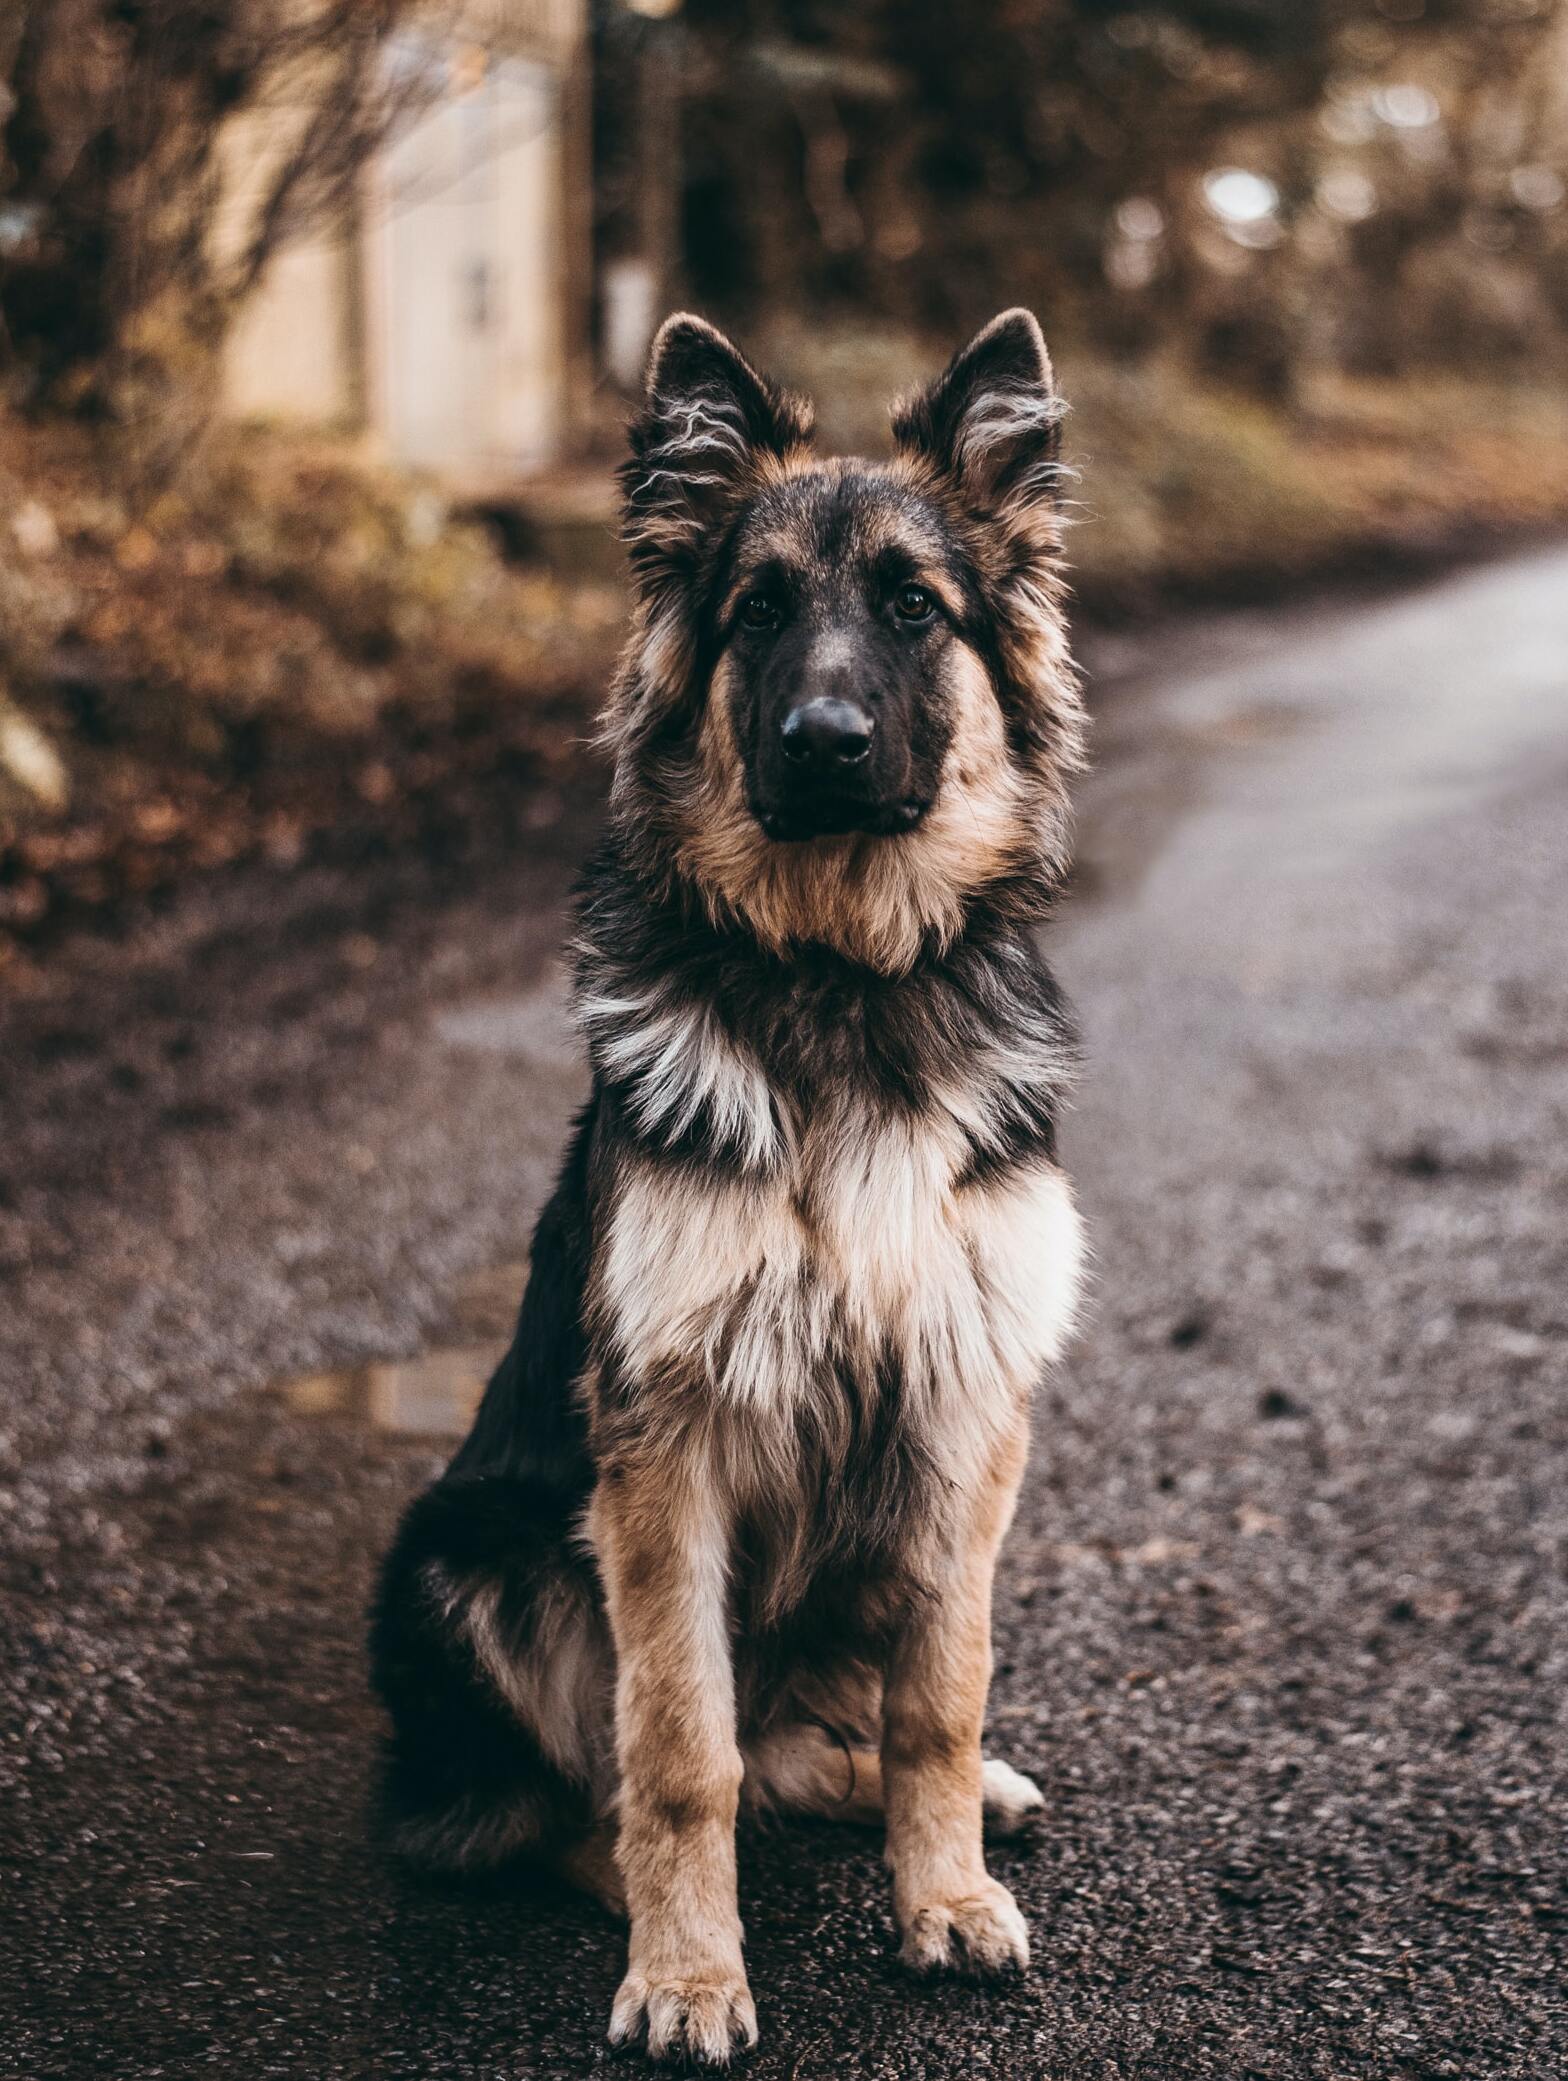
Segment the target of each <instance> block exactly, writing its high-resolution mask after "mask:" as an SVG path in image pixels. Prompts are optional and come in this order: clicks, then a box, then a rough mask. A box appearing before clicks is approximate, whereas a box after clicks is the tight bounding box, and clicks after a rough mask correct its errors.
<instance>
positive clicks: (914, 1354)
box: [374, 311, 1082, 2061]
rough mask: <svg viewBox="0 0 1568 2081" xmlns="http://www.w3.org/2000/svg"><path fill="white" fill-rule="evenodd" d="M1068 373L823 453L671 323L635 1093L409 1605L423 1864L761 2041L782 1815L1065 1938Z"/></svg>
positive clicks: (677, 2034) (990, 368) (936, 1949)
mask: <svg viewBox="0 0 1568 2081" xmlns="http://www.w3.org/2000/svg"><path fill="white" fill-rule="evenodd" d="M1060 416H1061V408H1060V404H1059V401H1058V398H1057V395H1056V392H1055V389H1054V386H1053V382H1052V378H1051V372H1050V366H1049V362H1048V360H1047V358H1046V354H1045V348H1044V343H1043V342H1042V340H1041V338H1040V334H1039V329H1038V327H1037V326H1036V325H1035V322H1034V320H1033V319H1032V318H1031V317H1030V316H1029V315H1028V314H1027V313H1026V312H1023V311H1012V312H1008V313H1006V314H1005V315H1004V316H1003V317H1001V318H999V319H997V320H996V321H995V322H994V323H993V324H992V325H990V326H988V327H987V328H986V330H985V331H984V332H982V333H981V334H980V335H979V336H978V337H977V338H976V339H975V340H974V341H973V342H971V344H970V345H969V346H968V347H967V348H966V349H965V350H964V351H963V353H961V354H960V355H959V356H958V357H957V358H956V359H955V361H954V362H953V363H952V364H951V365H950V367H949V368H948V370H947V371H946V373H945V374H944V375H943V376H942V377H941V378H940V379H939V380H938V381H937V382H936V383H934V384H933V385H932V386H931V387H930V388H929V389H928V390H926V391H925V392H923V393H922V394H920V395H919V396H917V397H915V398H914V399H912V400H910V401H908V402H906V403H905V404H904V405H903V406H901V407H900V408H899V409H898V410H897V412H896V413H895V418H894V431H895V435H896V443H897V447H896V455H895V458H894V459H893V460H892V461H890V462H888V463H886V464H878V465H872V464H868V463H863V462H856V461H823V460H819V459H818V458H817V457H816V455H815V454H814V453H813V451H812V448H811V445H810V417H809V412H808V410H807V408H806V407H805V406H804V405H803V404H802V403H801V402H800V401H798V400H796V399H794V398H792V397H789V396H787V395H785V394H783V393H781V392H780V391H778V390H777V389H775V388H774V387H773V386H771V385H770V384H768V383H767V382H766V381H765V380H764V379H762V378H761V377H759V376H758V375H757V374H756V372H755V371H754V370H753V369H752V368H751V367H750V366H749V365H748V364H747V362H746V361H745V360H744V359H743V358H742V357H741V356H740V354H739V353H738V352H737V351H736V350H735V348H734V347H733V346H731V345H730V343H729V342H728V341H727V340H725V339H724V338H723V337H722V336H721V335H720V334H718V333H717V332H715V331H714V330H713V329H712V328H711V327H709V326H707V325H705V324H704V323H703V322H702V321H700V320H698V319H695V318H689V317H678V318H672V319H671V320H670V321H669V322H668V324H666V326H665V327H664V328H663V330H662V331H661V333H660V335H659V338H658V341H657V342H656V344H655V347H654V352H653V358H652V363H651V367H650V372H649V378H648V388H647V397H646V402H645V405H644V408H643V410H642V412H641V414H640V416H639V418H638V419H637V421H636V423H635V425H634V427H633V429H632V434H631V456H630V460H629V462H628V463H627V465H626V468H625V472H624V485H625V513H626V538H627V542H628V545H629V549H630V554H631V560H632V567H633V571H634V575H635V580H636V592H637V602H636V611H635V622H634V628H633V632H632V636H631V640H630V642H629V645H628V647H627V651H626V654H625V657H624V660H623V664H622V667H621V670H620V673H619V676H618V679H617V682H616V685H615V688H614V690H613V693H612V696H611V699H610V703H609V708H608V712H607V718H606V727H607V736H608V741H609V744H610V746H611V749H612V752H613V757H614V766H615V777H614V788H613V794H612V801H611V808H610V814H609V819H608V828H607V830H606V833H605V836H604V839H603V842H602V844H601V845H600V848H599V850H598V853H597V855H596V857H595V858H594V860H593V862H592V863H591V865H590V867H589V869H588V871H587V873H586V876H585V879H584V883H583V888H582V893H581V898H580V902H579V907H578V912H577V921H576V940H575V963H576V1005H577V1016H578V1020H579V1023H580V1026H581V1030H582V1033H583V1035H584V1038H585V1040H586V1044H587V1048H588V1052H589V1056H590V1059H591V1063H592V1070H593V1091H592V1097H591V1098H590V1100H589V1102H588V1105H587V1107H586V1108H585V1110H584V1112H583V1113H582V1115H581V1117H580V1118H579V1119H578V1121H577V1123H576V1126H575V1128H574V1131H573V1133H572V1136H571V1141H570V1146H569V1148H568V1151H567V1154H566V1158H565V1162H564V1164H563V1167H562V1170H561V1174H560V1178H559V1182H558V1184H557V1187H556V1190H555V1193H554V1196H553V1198H552V1199H551V1201H550V1203H549V1205H548V1206H547V1207H546V1208H545V1210H544V1213H543V1215H542V1216H541V1218H540V1222H539V1226H538V1231H537V1233H536V1236H535V1239H534V1250H533V1264H532V1271H531V1275H530V1279H529V1283H528V1289H527V1292H526V1294H525V1296H524V1300H523V1305H522V1312H521V1315H520V1318H519V1323H518V1329H517V1335H516V1339H515V1341H514V1343H513V1346H512V1348H511V1350H510V1351H509V1353H508V1354H507V1356H506V1358H505V1360H504V1361H503V1362H502V1364H501V1366H500V1368H499V1370H498V1371H497V1373H496V1375H495V1377H494V1379H493V1380H492V1382H491V1383H490V1387H489V1389H488V1392H487V1394H486V1396H485V1400H484V1404H483V1407H482V1408H481V1410H480V1413H479V1416H478V1418H477V1420H476V1422H475V1425H474V1429H473V1432H472V1434H471V1435H470V1437H469V1438H468V1439H467V1441H466V1443H465V1444H464V1445H463V1447H462V1448H461V1450H460V1451H459V1452H458V1454H457V1456H456V1458H455V1459H454V1460H453V1462H452V1464H451V1467H450V1468H449V1469H448V1471H447V1473H446V1474H445V1475H444V1476H443V1478H442V1479H441V1480H440V1481H439V1482H437V1483H436V1485H435V1486H434V1487H433V1488H432V1489H431V1490H429V1491H428V1493H426V1494H425V1495H423V1496H422V1497H420V1498H419V1499H418V1500H417V1501H416V1502H415V1503H414V1505H413V1506H412V1508H411V1509H410V1511H409V1513H408V1515H407V1517H406V1519H405V1521H404V1523H403V1526H402V1528H401V1530H400V1532H399V1535H398V1539H397V1542H396V1544H395V1546H394V1548H393V1550H392V1553H391V1555H390V1556H389V1558H388V1560H387V1563H386V1569H385V1575H384V1579H383V1584H382V1590H381V1597H380V1602H379V1605H378V1610H377V1614H376V1619H375V1628H374V1656H375V1666H376V1675H377V1680H378V1683H379V1686H380V1689H381V1692H382V1694H383V1696H384V1698H385V1699H386V1702H387V1704H388V1706H389V1707H390V1709H391V1714H392V1722H393V1733H392V1740H391V1746H390V1766H389V1772H388V1788H387V1796H388V1810H389V1819H390V1824H391V1827H392V1830H393V1834H394V1839H395V1841H396V1842H397V1844H398V1845H399V1846H400V1847H401V1848H402V1849H403V1850H404V1851H405V1852H407V1853H408V1854H410V1855H412V1856H415V1857H418V1858H421V1859H423V1860H425V1861H428V1862H431V1863H435V1864H439V1865H445V1866H448V1867H458V1868H464V1869H473V1868H476V1867H484V1866H490V1865H494V1864H497V1863H500V1862H502V1861H504V1860H507V1859H509V1858H512V1857H514V1856H518V1855H523V1856H529V1857H532V1858H535V1859H540V1860H544V1861H547V1862H549V1863H551V1864H553V1865H555V1866H556V1867H557V1868H559V1869H561V1870H563V1871H565V1872H567V1873H568V1874H569V1875H570V1876H572V1877H574V1878H576V1879H577V1880H578V1881H579V1882H580V1883H582V1884H583V1885H585V1886H587V1887H589V1888H591V1889H592V1890H594V1891H595V1892H597V1893H599V1894H600V1895H601V1897H603V1898H605V1899H606V1900H608V1901H610V1902H611V1903H612V1904H613V1905H619V1906H623V1907H624V1909H625V1910H626V1912H627V1913H628V1914H629V1917H630V1924H631V1936H630V1957H629V1962H628V1967H627V1973H626V1977H625V1980H624V1982H623V1983H622V1986H621V1989H620V1992H619V1993H618V1995H617V1997H616V2000H615V2005H614V2010H613V2015H612V2019H611V2036H612V2038H613V2039H615V2040H617V2041H624V2040H628V2039H630V2038H633V2037H635V2036H637V2035H639V2034H645V2036H646V2042H647V2047H648V2050H649V2051H650V2053H651V2054H653V2055H654V2056H655V2057H661V2056H671V2055H681V2054H684V2055H687V2056H689V2057H693V2058H696V2059H699V2060H711V2061H722V2060H724V2059H725V2058H727V2057H728V2056H729V2054H730V2052H731V2051H732V2049H734V2048H736V2047H738V2046H739V2045H742V2044H745V2043H749V2042H751V2041H752V2040H753V2039H754V2037H755V2032H756V2020H755V2011H754V2008H753V2005H752V2000H751V1996H750V1993H749V1991H748V1988H747V1984H746V1975H745V1968H744V1965H743V1962H742V1956H741V1931H740V1925H739V1922H738V1920H737V1916H736V1904H735V1823H736V1814H737V1809H738V1806H739V1805H740V1803H741V1802H742V1801H746V1802H750V1803H754V1804H757V1805H772V1806H775V1807H783V1808H792V1809H798V1810H803V1811H807V1812H812V1813H818V1814H828V1815H845V1816H848V1817H850V1818H853V1819H858V1820H876V1819H885V1824H886V1831H887V1855H888V1861H889V1863H890V1865H891V1867H892V1873H893V1895H894V1907H895V1911H896V1915H897V1920H898V1923H899V1927H900V1930H901V1933H902V1942H903V1955H904V1956H905V1958H906V1959H907V1960H908V1961H909V1962H910V1963H911V1964H912V1965H915V1966H917V1967H922V1968H934V1967H941V1966H967V1967H971V1968H980V1969H989V1970H1001V1969H1005V1968H1009V1967H1015V1966H1018V1965H1021V1964H1022V1963H1024V1961H1025V1960H1026V1958H1027V1935H1026V1931H1025V1927H1024V1923H1023V1921H1022V1918H1021V1917H1020V1915H1019V1913H1018V1910H1017V1908H1016V1906H1015V1905H1014V1903H1013V1900H1012V1898H1011V1896H1010V1895H1009V1894H1008V1893H1007V1892H1006V1890H1005V1889H1004V1888H1003V1887H1002V1886H1000V1885H999V1884H997V1883H996V1882H995V1881H994V1880H993V1879H991V1878H990V1877H989V1876H988V1874H987V1872H986V1869H985V1864H984V1860H983V1856H982V1848H981V1838H982V1811H983V1809H984V1810H988V1811H989V1813H990V1815H991V1818H992V1819H993V1821H994V1822H995V1823H996V1824H997V1825H1000V1826H1003V1827H1007V1826H1013V1825H1017V1824H1018V1823H1019V1822H1020V1821H1021V1820H1022V1819H1023V1818H1024V1816H1025V1815H1026V1814H1027V1813H1028V1811H1029V1810H1030V1809H1032V1808H1034V1807H1037V1806H1038V1805H1039V1804H1040V1796H1039V1794H1038V1792H1037V1791H1036V1790H1035V1788H1034V1787H1033V1786H1032V1785H1031V1784H1030V1783H1029V1781H1028V1780H1027V1779H1025V1778H1022V1777H1020V1776H1019V1775H1018V1774H1017V1773H1016V1772H1014V1771H1012V1770H1010V1769H1009V1768H1008V1767H1007V1766H1006V1765H1005V1764H1003V1763H1000V1762H996V1761H988V1760H985V1759H983V1758H982V1755H981V1748H980V1737H981V1725H982V1721H983V1718H984V1712H985V1698H986V1689H987V1684H988V1680H989V1672H990V1643H989V1630H990V1595H991V1576H992V1568H993V1563H994V1561H995V1557H996V1553H997V1549H998V1547H999V1545H1000V1543H1001V1540H1002V1537H1003V1535H1004V1533H1005V1531H1006V1528H1007V1524H1008V1521H1009V1519H1010V1517H1011V1514H1012V1509H1013V1503H1014V1498H1015V1495H1016V1492H1017V1487H1018V1483H1019V1479H1020V1476H1021V1473H1022V1469H1023V1465H1024V1460H1025V1454H1026V1440H1027V1427H1028V1412H1029V1403H1030V1397H1031V1391H1032V1389H1033V1388H1034V1386H1035V1383H1036V1381H1037V1379H1038V1378H1039V1376H1040V1374H1041V1372H1042V1370H1043V1369H1044V1368H1045V1367H1046V1366H1047V1365H1048V1364H1049V1363H1050V1361H1052V1360H1053V1359H1054V1358H1055V1357H1056V1355H1057V1353H1058V1351H1059V1349H1060V1347H1061V1344H1062V1342H1063V1339H1064V1336H1065V1335H1066V1332H1067V1330H1068V1327H1069V1325H1070V1322H1071V1318H1072V1313H1073V1306H1074V1296H1075V1290H1076V1285H1077V1277H1078V1263H1079V1254H1080V1253H1079V1235H1078V1224H1077V1218H1076V1216H1075V1213H1074V1210H1073V1204H1072V1199H1071V1195H1070V1192H1069V1189H1068V1185H1067V1181H1066V1179H1065V1177H1064V1176H1063V1174H1062V1172H1061V1170H1060V1169H1059V1168H1058V1165H1057V1161H1056V1150H1055V1127H1056V1119H1057V1112H1058V1107H1059V1103H1060V1100H1061V1095H1062V1092H1063V1089H1064V1086H1065V1084H1066V1082H1067V1079H1068V1077H1069V1074H1070V1071H1071V1067H1072V1060H1073V1043H1072V1038H1071V1032H1070V1026H1069V1021H1068V1018H1067V1014H1066V1012H1065V1009H1064V1007H1063V1004H1062V1001H1061V998H1060V996H1059V995H1058V993H1057V990H1056V987H1055V985H1054V983H1053V982H1052V979H1051V976H1050V974H1049V972H1048V970H1047V969H1046V967H1045V965H1044V963H1043V961H1042V959H1041V957H1040V954H1039V951H1038V948H1037V944H1036V928H1037V927H1038V925H1039V923H1040V921H1041V919H1042V918H1043V917H1044V915H1045V913H1046V911H1047V909H1048V908H1049V905H1050V902H1051V899H1052V895H1053V892H1054V891H1055V889H1056V887H1057V885H1058V883H1059V880H1060V877H1061V875H1062V873H1063V870H1064V865H1065V859H1066V825H1065V816H1066V787H1067V782H1068V780H1069V777H1070V776H1071V775H1072V773H1073V772H1074V771H1075V769H1076V768H1077V767H1078V766H1079V764H1080V761H1081V730H1082V719H1081V709H1080V704H1079V698H1078V692H1077V686H1076V682H1075V679H1074V675H1073V672H1072V669H1071V666H1070V663H1069V658H1068V651H1067V645H1066V638H1065V633H1064V625H1063V615H1062V606H1061V590H1060V580H1059V516H1058V477H1059V466H1058V461H1057V439H1058V426H1059V421H1060Z"/></svg>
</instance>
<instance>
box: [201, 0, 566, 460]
mask: <svg viewBox="0 0 1568 2081" xmlns="http://www.w3.org/2000/svg"><path fill="white" fill-rule="evenodd" d="M456 19H457V21H458V22H459V23H460V26H459V27H457V28H455V29H454V28H452V27H451V26H449V25H450V24H451V23H452V22H453V20H454V17H453V15H452V13H451V12H450V11H449V12H448V13H447V14H446V15H445V17H444V23H445V25H446V26H443V27H442V28H441V29H437V28H436V27H435V26H434V24H433V23H432V26H431V27H430V28H428V29H421V30H420V31H418V32H417V33H411V34H409V35H408V36H406V37H405V38H403V39H401V40H400V42H399V44H398V46H397V47H396V49H395V51H394V53H393V61H392V62H393V66H394V69H395V70H396V71H398V72H399V73H400V74H406V75H407V77H406V78H399V79H396V80H394V81H392V82H391V83H389V85H390V91H391V92H392V93H393V95H394V96H397V95H399V94H402V95H403V96H404V98H405V99H407V100H408V101H409V103H410V104H411V106H410V112H409V114H408V115H407V116H406V117H405V118H403V119H402V120H400V121H398V122H397V123H396V124H395V125H394V126H393V128H392V130H391V132H390V134H389V136H388V139H387V141H386V143H385V144H384V145H383V146H382V147H381V149H380V150H379V151H378V152H377V153H376V154H375V156H374V157H373V158H372V160H371V161H370V163H369V165H368V166H367V167H366V168H365V169H364V170H363V172H362V174H361V177H360V180H359V182H358V186H357V190H356V195H355V199H354V202H353V205H352V207H351V208H350V210H349V211H348V214H347V219H346V221H343V222H341V223H339V224H337V225H335V226H327V227H324V228H320V229H317V230H315V231H313V232H312V233H310V234H309V235H307V236H305V237H302V238H300V239H299V240H297V241H295V242H294V243H293V244H291V245H289V246H287V247H285V248H284V250H283V251H282V252H281V253H280V254H279V255H278V256H277V257H276V258H275V259H274V261H273V262H272V265H271V266H270V268H269V269H268V272H267V274H266V276H265V278H264V279H263V281H262V283H261V286H260V287H259V289H258V290H257V291H256V292H255V293H254V295H253V296H252V297H251V298H250V299H249V300H248V302H247V303H246V305H245V307H244V309H243V311H242V313H241V315H240V318H239V320H238V322H237V324H236V325H235V327H234V329H233V331H232V333H231V335H230V338H229V342H228V347H227V354H226V362H225V370H224V387H225V400H226V404H227V408H228V410H229V412H230V413H231V414H232V415H233V416H235V417H238V418H244V419H265V420H269V421H272V422H275V423H277V422H282V423H293V424H297V425H315V426H322V427H337V428H343V427H350V428H356V427H357V428H359V429H362V430H363V431H364V432H365V433H366V435H367V436H368V438H369V440H370V442H371V444H372V445H373V446H374V448H375V449H376V450H377V451H378V452H380V453H381V454H384V455H385V456H386V457H388V458H389V459H390V460H392V461H395V462H399V463H408V464H414V465H418V466H422V467H426V468H433V469H437V470H441V471H443V472H446V473H447V474H449V475H451V476H453V477H455V478H458V479H461V480H463V481H465V482H467V483H469V484H472V485H475V486H484V485H487V484H489V483H492V482H495V483H504V482H505V481H506V480H507V479H508V478H509V477H510V476H512V475H515V474H516V473H517V472H519V471H526V470H530V469H537V468H539V467H541V466H543V465H546V464H548V463H550V462H551V461H553V460H555V459H556V458H557V457H559V456H560V455H561V454H562V453H563V452H564V451H565V450H566V449H567V448H569V446H570V445H571V441H572V438H573V434H574V431H575V429H576V426H577V424H578V421H579V417H580V414H581V411H582V409H583V404H584V397H585V392H586V385H587V375H588V370H587V361H588V329H589V296H590V273H591V255H590V241H591V228H590V217H589V198H588V190H589V178H588V153H589V143H588V120H589V112H588V54H587V5H586V0H489V4H488V5H487V6H484V7H482V8H475V7H470V8H468V9H465V10H464V12H463V13H462V15H461V16H459V17H457V18H456ZM410 82H413V84H414V91H413V92H408V91H407V89H408V87H409V84H410ZM300 119H301V112H300V111H298V110H287V109H279V110H271V111H265V112H258V113H254V114H251V115H248V116H247V117H246V118H245V119H243V121H242V122H241V123H240V124H237V125H236V126H235V131H234V135H233V137H232V139H231V140H230V145H229V152H228V167H229V198H228V207H227V211H226V216H227V218H228V220H229V221H230V222H231V223H233V224H234V225H236V226H238V225H239V224H241V223H243V221H244V219H245V214H246V207H247V201H248V198H249V197H250V196H251V195H253V194H254V193H255V192H257V190H259V188H260V187H261V185H262V183H263V180H264V177H265V171H266V168H267V166H268V164H269V162H270V160H271V157H272V155H273V154H275V153H277V152H281V151H283V150H286V149H287V148H288V139H289V137H290V136H291V135H292V134H294V131H293V129H292V126H293V125H295V124H297V123H298V121H299V120H300Z"/></svg>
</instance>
